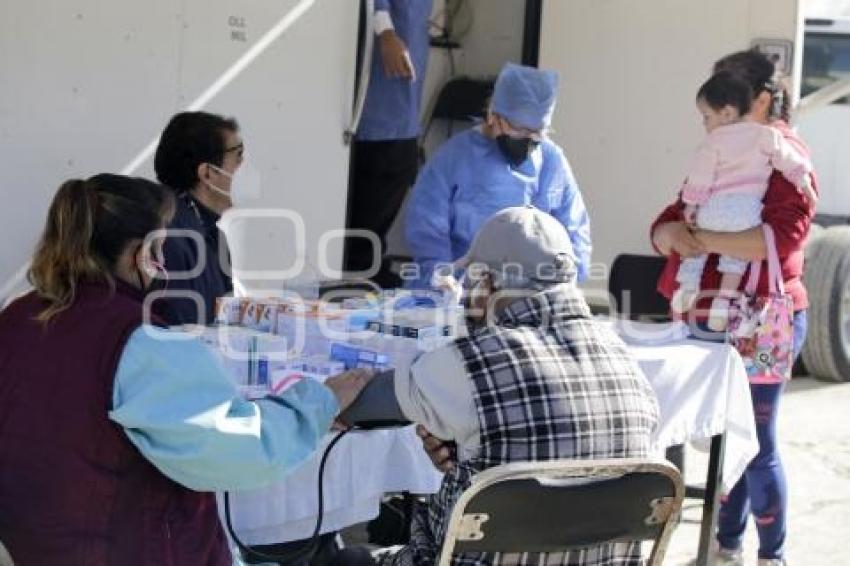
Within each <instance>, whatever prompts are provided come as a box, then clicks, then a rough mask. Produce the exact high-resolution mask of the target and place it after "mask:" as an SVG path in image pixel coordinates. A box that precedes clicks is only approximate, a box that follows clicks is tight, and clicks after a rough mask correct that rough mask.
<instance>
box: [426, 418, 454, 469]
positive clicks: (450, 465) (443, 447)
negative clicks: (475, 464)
mask: <svg viewBox="0 0 850 566" xmlns="http://www.w3.org/2000/svg"><path fill="white" fill-rule="evenodd" d="M416 435H417V436H418V437H419V438H421V439H422V448H424V449H425V452H426V453H427V454H428V458H430V459H431V463H432V464H434V467H435V468H437V469H438V470H440V471H441V472H449V471H451V470H453V469H454V467H455V457H456V456H455V455H454V454H453V450H452V448H453V444H454V443H453V442H447V441H445V440H440V439H439V438H437V437H436V436H434V435H433V434H431V433H430V432H428V429H426V428H425V427H424V426H422V425H416Z"/></svg>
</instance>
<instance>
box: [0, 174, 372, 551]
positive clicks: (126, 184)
mask: <svg viewBox="0 0 850 566" xmlns="http://www.w3.org/2000/svg"><path fill="white" fill-rule="evenodd" d="M173 209H174V203H173V200H172V197H171V196H170V193H168V191H166V190H164V189H163V188H161V187H160V186H159V185H157V184H155V183H151V182H149V181H145V180H143V179H134V178H128V177H120V176H117V175H97V176H95V177H92V178H90V179H88V180H86V181H82V180H73V181H68V182H66V183H65V184H63V185H62V187H61V188H60V189H59V192H58V194H57V195H56V197H55V199H54V201H53V204H52V205H51V207H50V211H49V213H48V219H47V226H46V228H45V231H44V235H43V237H42V240H41V242H40V244H39V246H38V249H37V250H36V253H35V256H34V258H33V261H32V267H31V270H30V273H29V278H30V281H31V283H32V285H33V287H34V288H35V289H34V291H32V292H30V293H29V294H27V295H25V296H24V297H21V298H20V299H18V300H16V301H14V302H13V303H12V304H11V305H10V306H9V307H8V308H6V309H5V310H4V311H2V312H0V541H2V542H3V544H5V546H6V547H7V548H8V550H9V553H10V554H11V555H12V558H13V560H15V562H16V564H18V565H19V566H20V565H23V566H26V565H28V564H38V565H53V564H57V565H58V564H62V565H69V564H71V565H75V564H91V565H102V564H120V565H122V566H124V565H133V564H157V565H178V564H192V565H196V564H211V565H212V564H215V565H218V564H221V565H224V564H230V563H231V558H230V552H229V550H228V547H227V543H226V540H225V537H224V535H223V533H222V530H221V527H220V525H219V520H218V515H217V512H216V505H215V499H214V498H213V495H212V494H211V493H210V492H211V491H215V490H231V489H240V488H255V487H260V486H262V485H265V484H267V483H269V482H271V481H273V480H275V479H277V478H280V477H281V476H283V475H284V474H285V473H286V472H287V471H288V470H290V469H292V468H293V467H295V466H296V465H297V464H299V463H300V462H302V461H303V460H305V459H306V458H307V457H308V456H310V455H311V453H312V452H313V451H314V450H315V448H316V447H317V445H318V444H319V443H320V442H321V441H322V439H323V438H324V435H325V433H326V432H327V430H328V427H329V426H330V424H331V422H332V421H333V419H334V417H335V416H336V414H337V413H338V412H339V410H340V409H341V408H344V407H345V406H347V405H348V404H349V403H350V402H351V401H352V400H353V398H354V397H356V395H357V394H358V393H359V391H360V389H361V388H362V387H363V385H364V384H365V382H366V381H367V380H368V376H366V375H365V374H363V373H360V372H351V373H349V374H345V375H342V376H339V377H336V378H332V379H330V380H329V381H328V383H327V385H328V386H327V387H325V386H323V385H320V384H318V383H317V382H313V381H310V380H305V381H304V382H301V383H299V384H297V385H296V386H294V387H293V388H291V389H289V390H288V391H287V392H286V393H284V394H283V395H281V396H279V397H268V398H266V399H263V400H260V401H257V402H247V401H244V400H242V399H241V398H240V397H239V395H238V393H237V391H236V390H235V389H234V387H233V385H232V384H231V382H230V380H229V378H228V376H227V375H226V374H225V373H224V371H223V370H222V369H221V367H220V366H219V365H218V363H217V362H216V360H215V359H214V357H213V356H212V354H211V353H210V352H209V351H207V350H206V348H205V346H204V345H203V344H201V343H200V342H198V341H197V340H193V339H187V336H186V335H181V334H180V333H177V332H173V331H168V330H166V329H163V328H156V327H155V326H152V325H150V324H145V320H146V319H145V313H144V306H145V301H144V299H145V296H146V294H147V293H148V291H149V290H150V289H151V288H152V286H153V285H154V283H155V282H156V281H157V280H158V278H157V276H156V274H157V271H158V270H160V269H162V268H161V267H160V266H159V265H158V264H157V262H156V261H155V260H154V259H153V258H155V257H157V255H158V253H159V251H160V250H159V248H160V246H161V242H160V241H157V240H156V239H154V238H149V237H148V236H149V234H151V233H152V232H153V231H155V230H157V229H160V228H163V227H164V226H166V225H167V224H168V220H169V217H170V215H171V214H172V211H173ZM153 319H154V321H155V320H156V318H155V316H154V317H153ZM176 338H180V339H176Z"/></svg>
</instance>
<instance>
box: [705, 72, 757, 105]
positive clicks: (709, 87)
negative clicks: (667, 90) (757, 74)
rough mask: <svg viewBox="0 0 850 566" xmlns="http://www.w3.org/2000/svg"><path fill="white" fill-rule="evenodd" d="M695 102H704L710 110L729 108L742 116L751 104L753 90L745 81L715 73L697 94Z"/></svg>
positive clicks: (725, 73)
mask: <svg viewBox="0 0 850 566" xmlns="http://www.w3.org/2000/svg"><path fill="white" fill-rule="evenodd" d="M697 100H702V101H704V102H705V103H706V104H707V105H708V106H709V107H710V108H711V109H712V110H717V111H719V110H720V109H722V108H724V107H726V106H731V107H732V108H734V109H735V110H737V111H738V114H740V115H741V116H744V115H745V114H748V113H749V111H750V108H751V107H752V103H753V89H752V87H750V85H749V84H747V83H746V82H745V81H743V80H741V79H740V78H738V77H737V76H735V75H733V74H732V73H730V72H728V71H720V72H719V73H715V74H714V76H712V77H711V78H710V79H708V80H707V81H705V82H704V83H703V84H702V86H701V87H700V88H699V91H698V92H697Z"/></svg>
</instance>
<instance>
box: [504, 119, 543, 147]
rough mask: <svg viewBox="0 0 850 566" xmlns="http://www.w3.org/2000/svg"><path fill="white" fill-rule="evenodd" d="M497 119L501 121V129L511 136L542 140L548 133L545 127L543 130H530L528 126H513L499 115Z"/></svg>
mask: <svg viewBox="0 0 850 566" xmlns="http://www.w3.org/2000/svg"><path fill="white" fill-rule="evenodd" d="M499 119H500V120H501V122H502V130H503V131H504V132H505V133H506V134H508V135H509V136H511V137H517V138H531V139H532V140H534V141H537V142H539V141H543V138H544V137H546V136H547V135H548V134H549V131H548V130H547V129H544V130H532V129H529V128H523V127H520V126H514V125H513V124H511V123H510V122H509V121H508V120H506V119H505V118H503V117H501V116H499Z"/></svg>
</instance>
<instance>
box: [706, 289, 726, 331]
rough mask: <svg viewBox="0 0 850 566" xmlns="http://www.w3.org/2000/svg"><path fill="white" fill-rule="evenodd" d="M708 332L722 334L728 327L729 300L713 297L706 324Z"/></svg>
mask: <svg viewBox="0 0 850 566" xmlns="http://www.w3.org/2000/svg"><path fill="white" fill-rule="evenodd" d="M706 325H707V326H708V329H709V330H712V331H714V332H723V331H724V330H726V327H727V326H728V325H729V299H726V298H724V297H715V298H714V300H713V301H711V310H710V311H709V313H708V322H707V323H706Z"/></svg>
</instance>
